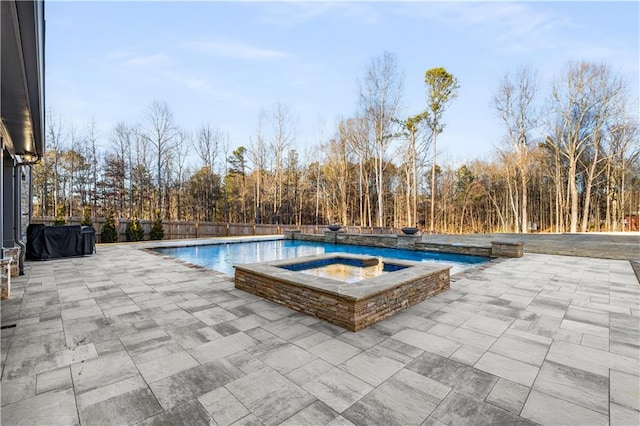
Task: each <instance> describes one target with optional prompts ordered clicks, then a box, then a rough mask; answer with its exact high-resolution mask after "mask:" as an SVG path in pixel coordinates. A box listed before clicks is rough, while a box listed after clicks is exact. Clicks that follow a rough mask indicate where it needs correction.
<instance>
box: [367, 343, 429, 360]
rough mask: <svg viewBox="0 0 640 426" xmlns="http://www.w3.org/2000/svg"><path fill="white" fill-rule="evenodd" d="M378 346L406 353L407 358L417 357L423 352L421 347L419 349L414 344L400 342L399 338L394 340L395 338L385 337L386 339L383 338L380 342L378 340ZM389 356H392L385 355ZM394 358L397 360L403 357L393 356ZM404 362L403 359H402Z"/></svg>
mask: <svg viewBox="0 0 640 426" xmlns="http://www.w3.org/2000/svg"><path fill="white" fill-rule="evenodd" d="M378 347H382V348H385V349H390V350H392V351H394V352H397V353H399V354H402V355H406V356H408V357H409V358H417V357H419V356H420V355H422V354H423V353H424V350H423V349H420V348H418V347H416V346H413V345H409V344H407V343H404V342H401V341H399V340H395V339H387V340H383V341H382V342H380V344H378ZM387 356H389V357H390V358H392V356H391V355H387ZM394 359H397V360H398V361H400V360H403V359H404V357H402V358H400V359H398V358H397V357H395V358H394ZM402 362H404V361H402Z"/></svg>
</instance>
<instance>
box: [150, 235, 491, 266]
mask: <svg viewBox="0 0 640 426" xmlns="http://www.w3.org/2000/svg"><path fill="white" fill-rule="evenodd" d="M151 250H153V251H155V252H157V253H160V254H163V255H167V256H171V257H175V258H177V259H180V260H182V261H185V262H189V263H192V264H194V265H199V266H203V267H205V268H208V269H213V270H214V271H218V272H222V273H225V274H227V275H233V274H234V269H233V265H242V264H245V263H255V262H266V261H271V260H281V259H290V258H296V257H301V256H309V255H320V254H328V253H337V252H341V253H351V254H361V255H369V256H378V257H387V258H391V259H403V260H413V261H418V262H436V263H442V264H445V265H449V266H451V267H452V269H451V274H455V273H457V272H461V271H463V270H465V269H467V268H469V267H471V266H474V265H477V264H480V263H484V262H487V261H488V260H490V258H488V257H482V256H469V255H462V254H451V253H438V252H427V251H417V250H415V251H414V250H401V249H392V248H380V247H368V246H356V245H348V244H325V243H316V242H309V241H298V240H270V241H250V242H242V243H225V244H209V245H197V246H186V247H164V248H153V249H151Z"/></svg>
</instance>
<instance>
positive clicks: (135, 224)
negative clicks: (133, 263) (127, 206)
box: [126, 216, 144, 241]
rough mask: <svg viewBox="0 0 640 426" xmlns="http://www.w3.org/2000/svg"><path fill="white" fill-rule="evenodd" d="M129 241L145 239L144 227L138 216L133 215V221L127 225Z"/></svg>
mask: <svg viewBox="0 0 640 426" xmlns="http://www.w3.org/2000/svg"><path fill="white" fill-rule="evenodd" d="M126 232H127V241H142V240H144V229H142V226H140V221H139V220H138V218H137V217H135V216H134V217H133V218H132V219H131V222H129V224H128V225H127V231H126Z"/></svg>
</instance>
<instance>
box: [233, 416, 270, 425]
mask: <svg viewBox="0 0 640 426" xmlns="http://www.w3.org/2000/svg"><path fill="white" fill-rule="evenodd" d="M232 426H264V424H263V423H262V422H261V421H260V420H258V418H257V417H256V416H254V415H253V414H249V415H248V416H244V417H243V418H241V419H240V420H238V421H237V422H234V423H233V425H232Z"/></svg>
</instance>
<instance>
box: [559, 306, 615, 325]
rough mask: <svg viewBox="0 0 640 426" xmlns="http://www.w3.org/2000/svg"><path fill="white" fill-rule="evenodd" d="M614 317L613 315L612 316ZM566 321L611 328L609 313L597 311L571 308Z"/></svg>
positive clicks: (568, 310)
mask: <svg viewBox="0 0 640 426" xmlns="http://www.w3.org/2000/svg"><path fill="white" fill-rule="evenodd" d="M612 315H613V314H612ZM564 319H565V320H571V321H579V322H582V323H586V324H591V325H595V326H599V327H609V312H606V311H599V310H596V309H588V308H580V307H577V306H569V308H568V309H567V313H566V315H565V316H564Z"/></svg>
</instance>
